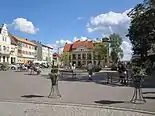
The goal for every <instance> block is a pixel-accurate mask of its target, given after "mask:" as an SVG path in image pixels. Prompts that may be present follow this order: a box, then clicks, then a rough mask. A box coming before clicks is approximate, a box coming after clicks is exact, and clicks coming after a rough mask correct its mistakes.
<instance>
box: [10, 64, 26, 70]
mask: <svg viewBox="0 0 155 116" xmlns="http://www.w3.org/2000/svg"><path fill="white" fill-rule="evenodd" d="M11 69H12V70H27V66H26V65H24V64H23V63H17V64H12V65H11Z"/></svg>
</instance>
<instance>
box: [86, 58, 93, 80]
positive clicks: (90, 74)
mask: <svg viewBox="0 0 155 116" xmlns="http://www.w3.org/2000/svg"><path fill="white" fill-rule="evenodd" d="M87 70H88V75H89V80H92V74H93V65H92V63H91V61H90V62H89V63H88V66H87Z"/></svg>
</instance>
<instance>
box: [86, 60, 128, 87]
mask: <svg viewBox="0 0 155 116" xmlns="http://www.w3.org/2000/svg"><path fill="white" fill-rule="evenodd" d="M117 69H118V72H119V77H120V83H121V84H124V85H125V84H127V80H126V77H127V75H128V74H127V73H128V71H127V65H126V64H125V63H124V62H119V63H118V67H117ZM87 71H88V76H89V80H92V74H93V65H92V63H91V62H89V64H88V66H87Z"/></svg>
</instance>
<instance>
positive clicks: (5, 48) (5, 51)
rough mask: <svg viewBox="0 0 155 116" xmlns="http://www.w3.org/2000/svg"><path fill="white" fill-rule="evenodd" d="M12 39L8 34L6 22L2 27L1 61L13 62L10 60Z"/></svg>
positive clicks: (0, 34) (0, 33)
mask: <svg viewBox="0 0 155 116" xmlns="http://www.w3.org/2000/svg"><path fill="white" fill-rule="evenodd" d="M10 50H11V39H10V37H9V35H8V30H7V26H6V24H3V25H2V27H1V28H0V62H1V63H2V62H8V63H11V60H10Z"/></svg>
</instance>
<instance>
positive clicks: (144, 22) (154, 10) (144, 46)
mask: <svg viewBox="0 0 155 116" xmlns="http://www.w3.org/2000/svg"><path fill="white" fill-rule="evenodd" d="M128 16H129V17H130V18H131V25H130V27H129V31H128V35H127V37H129V39H130V41H131V43H132V46H133V54H136V55H140V58H139V59H137V60H135V62H133V68H134V67H139V69H142V68H145V69H146V72H147V74H148V72H150V71H148V69H149V68H150V67H151V63H148V60H149V59H148V52H149V50H151V49H152V46H153V44H155V18H154V17H155V1H154V0H144V1H143V3H140V4H137V5H136V6H135V8H133V9H132V10H131V11H130V12H129V13H128ZM149 64H150V65H149Z"/></svg>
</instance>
